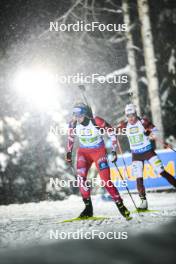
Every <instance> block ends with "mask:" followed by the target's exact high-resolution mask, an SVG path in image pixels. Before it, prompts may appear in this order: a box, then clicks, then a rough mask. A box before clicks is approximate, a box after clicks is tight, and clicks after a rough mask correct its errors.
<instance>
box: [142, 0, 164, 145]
mask: <svg viewBox="0 0 176 264" xmlns="http://www.w3.org/2000/svg"><path fill="white" fill-rule="evenodd" d="M137 3H138V12H139V19H140V22H141V34H142V41H143V48H144V59H145V65H146V75H147V79H148V92H149V98H150V105H151V113H152V119H153V123H154V124H155V125H156V127H157V128H158V130H159V131H160V137H161V138H162V139H163V138H164V131H163V123H162V116H161V105H160V98H159V83H158V78H157V70H156V64H155V55H154V46H153V37H152V31H151V24H150V18H149V5H148V1H147V0H137ZM158 147H160V146H158Z"/></svg>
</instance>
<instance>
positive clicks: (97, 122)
mask: <svg viewBox="0 0 176 264" xmlns="http://www.w3.org/2000/svg"><path fill="white" fill-rule="evenodd" d="M89 110H90V108H89V107H88V106H87V105H85V104H83V103H80V104H77V105H75V106H74V108H73V120H72V121H71V122H70V123H69V129H68V142H67V155H66V161H67V162H68V163H71V162H72V149H73V145H74V138H75V134H76V136H77V137H78V138H79V148H78V150H77V165H76V167H77V178H78V181H79V189H80V193H81V195H82V198H83V202H84V204H85V209H84V210H83V212H82V213H81V214H80V216H79V217H81V218H82V217H91V216H93V207H92V202H91V197H90V188H89V187H88V186H87V184H86V180H87V175H88V171H89V169H90V167H91V165H92V163H93V162H95V165H96V167H97V170H98V172H99V174H100V177H101V180H102V181H103V183H104V186H105V188H106V190H107V191H108V192H109V194H110V195H111V197H112V199H113V200H114V201H115V203H116V205H117V207H118V209H119V211H120V213H121V214H122V215H123V216H124V217H125V218H128V217H129V215H130V212H129V211H128V210H127V208H126V207H125V206H124V204H123V201H122V198H121V196H120V194H119V192H118V190H117V188H116V187H115V186H114V184H113V183H112V181H111V178H110V168H109V165H108V161H107V153H106V149H105V144H104V140H103V138H102V135H101V133H100V129H104V130H105V131H106V132H108V135H109V137H110V139H111V142H112V157H113V160H112V161H116V160H117V155H116V147H117V141H116V136H115V133H113V129H112V127H111V126H110V125H109V124H108V123H107V122H106V121H105V120H104V119H102V118H100V117H98V116H96V117H90V116H89V113H88V112H89ZM107 183H108V184H107Z"/></svg>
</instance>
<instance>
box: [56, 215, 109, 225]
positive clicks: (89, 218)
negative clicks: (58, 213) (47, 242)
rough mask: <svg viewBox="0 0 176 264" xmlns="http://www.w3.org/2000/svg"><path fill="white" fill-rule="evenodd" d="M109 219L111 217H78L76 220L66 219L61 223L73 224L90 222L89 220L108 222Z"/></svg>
mask: <svg viewBox="0 0 176 264" xmlns="http://www.w3.org/2000/svg"><path fill="white" fill-rule="evenodd" d="M106 219H109V217H103V216H92V217H76V218H71V219H66V220H63V221H61V222H59V224H61V223H71V222H75V221H88V220H93V221H98V220H106Z"/></svg>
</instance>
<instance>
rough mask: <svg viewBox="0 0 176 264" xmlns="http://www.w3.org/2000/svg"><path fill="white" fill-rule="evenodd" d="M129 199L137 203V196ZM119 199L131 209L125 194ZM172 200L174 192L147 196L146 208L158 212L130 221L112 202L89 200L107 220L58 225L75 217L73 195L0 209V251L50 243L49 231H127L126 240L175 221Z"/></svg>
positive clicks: (79, 204) (78, 202)
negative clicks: (52, 200) (147, 206)
mask: <svg viewBox="0 0 176 264" xmlns="http://www.w3.org/2000/svg"><path fill="white" fill-rule="evenodd" d="M133 196H134V199H135V201H136V202H137V203H138V201H139V199H138V196H137V195H136V194H133ZM123 198H124V202H125V204H126V205H127V207H128V208H129V209H131V210H134V207H133V205H132V203H131V201H130V199H129V197H128V195H127V194H123ZM175 198H176V193H175V192H170V193H167V192H162V193H148V201H149V207H150V209H153V210H158V211H157V212H152V213H145V214H143V215H141V216H140V217H139V216H138V215H137V214H134V215H133V220H131V221H128V222H127V221H126V220H125V219H123V218H122V217H121V216H120V214H119V213H118V210H117V208H116V206H115V205H114V203H113V202H105V201H102V200H101V198H100V197H99V196H94V197H93V198H92V199H93V205H94V215H96V216H108V217H111V218H110V219H108V220H103V221H102V220H101V221H92V220H91V221H79V222H73V223H62V224H61V223H59V222H60V221H62V220H64V219H69V218H73V217H76V216H77V215H79V213H80V211H81V210H82V209H83V204H82V200H81V198H80V197H76V196H71V197H70V198H69V199H68V200H65V201H57V202H47V201H46V202H41V203H29V204H22V205H18V204H14V205H8V206H0V250H2V251H3V250H4V249H9V248H19V247H22V246H28V245H38V244H45V243H48V242H54V241H55V240H54V239H50V232H51V230H52V231H53V232H56V231H57V232H63V231H64V232H75V231H77V230H78V229H79V230H81V232H83V233H84V232H87V231H92V230H93V229H94V230H95V229H96V230H99V231H103V232H105V233H106V232H108V231H115V232H120V231H121V232H127V233H128V237H129V236H130V235H134V234H136V233H141V232H143V231H146V230H147V231H148V230H151V231H152V232H153V230H156V231H157V230H159V227H160V225H161V224H165V223H168V222H170V221H171V220H173V219H175V216H176V199H175ZM57 241H58V240H57ZM61 241H63V240H61Z"/></svg>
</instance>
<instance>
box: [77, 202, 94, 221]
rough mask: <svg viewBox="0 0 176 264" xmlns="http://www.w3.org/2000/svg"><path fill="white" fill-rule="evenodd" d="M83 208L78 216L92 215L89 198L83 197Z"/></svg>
mask: <svg viewBox="0 0 176 264" xmlns="http://www.w3.org/2000/svg"><path fill="white" fill-rule="evenodd" d="M83 202H84V204H85V209H84V210H83V211H82V212H81V214H80V216H79V218H89V217H92V216H93V206H92V201H91V198H87V199H84V198H83Z"/></svg>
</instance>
